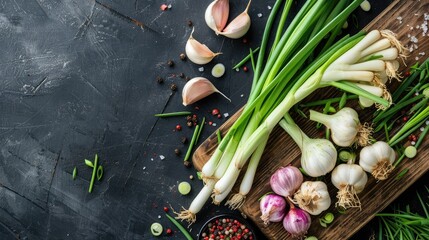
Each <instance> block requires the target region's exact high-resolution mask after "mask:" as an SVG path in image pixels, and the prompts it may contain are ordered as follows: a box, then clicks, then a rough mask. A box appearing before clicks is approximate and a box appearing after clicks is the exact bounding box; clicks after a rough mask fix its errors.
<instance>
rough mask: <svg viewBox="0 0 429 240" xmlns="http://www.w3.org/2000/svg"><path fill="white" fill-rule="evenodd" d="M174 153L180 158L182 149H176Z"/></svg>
mask: <svg viewBox="0 0 429 240" xmlns="http://www.w3.org/2000/svg"><path fill="white" fill-rule="evenodd" d="M174 153H175V154H176V155H177V156H179V155H180V154H181V153H182V152H181V151H180V149H178V148H176V149H174Z"/></svg>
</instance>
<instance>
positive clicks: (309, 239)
mask: <svg viewBox="0 0 429 240" xmlns="http://www.w3.org/2000/svg"><path fill="white" fill-rule="evenodd" d="M304 240H317V237H315V236H309V237H306V238H304Z"/></svg>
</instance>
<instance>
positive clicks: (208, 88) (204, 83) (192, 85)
mask: <svg viewBox="0 0 429 240" xmlns="http://www.w3.org/2000/svg"><path fill="white" fill-rule="evenodd" d="M215 92H217V93H219V94H220V95H222V96H223V97H224V98H226V99H228V100H229V101H231V99H229V98H228V97H227V96H225V94H223V93H221V92H220V91H219V90H218V89H217V88H216V87H215V86H214V85H213V84H212V83H211V82H210V81H209V80H208V79H207V78H203V77H195V78H192V79H191V80H189V81H188V82H187V83H186V84H185V86H184V87H183V91H182V100H183V105H184V106H187V105H189V104H192V103H194V102H196V101H198V100H201V99H203V98H205V97H207V96H208V95H210V94H212V93H215Z"/></svg>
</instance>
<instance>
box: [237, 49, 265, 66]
mask: <svg viewBox="0 0 429 240" xmlns="http://www.w3.org/2000/svg"><path fill="white" fill-rule="evenodd" d="M258 51H259V47H257V48H255V50H253V51H252V53H256V52H258ZM250 57H251V55H250V54H248V55H247V56H246V57H244V58H243V60H241V61H240V62H239V63H237V64H236V65H235V66H234V67H233V68H232V69H234V70H235V69H237V68H240V67H241V66H243V65H244V64H245V63H246V62H247V61H248V60H249V59H250Z"/></svg>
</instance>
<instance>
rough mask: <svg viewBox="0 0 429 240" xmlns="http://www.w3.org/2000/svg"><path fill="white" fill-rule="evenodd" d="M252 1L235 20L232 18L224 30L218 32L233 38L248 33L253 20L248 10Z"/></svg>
mask: <svg viewBox="0 0 429 240" xmlns="http://www.w3.org/2000/svg"><path fill="white" fill-rule="evenodd" d="M251 2H252V1H251V0H250V1H249V3H248V4H247V7H246V9H245V10H244V12H242V13H241V14H240V15H238V16H237V17H236V18H235V19H234V20H232V22H230V23H229V24H228V26H226V28H225V29H224V30H223V31H222V32H218V33H217V34H219V35H223V36H225V37H228V38H232V39H237V38H241V37H242V36H244V34H246V33H247V31H249V28H250V22H251V20H250V16H249V14H248V13H247V11H248V10H249V6H250V3H251Z"/></svg>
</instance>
